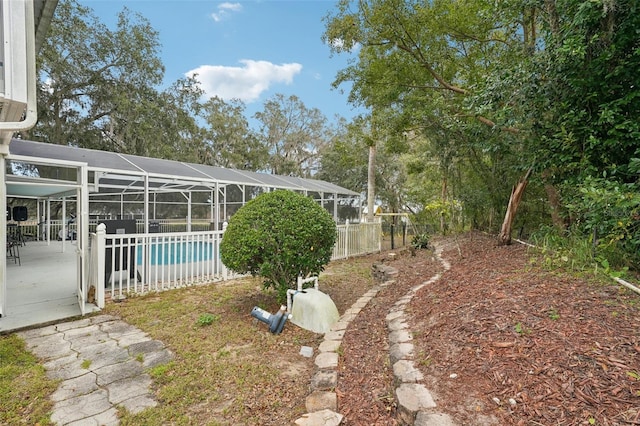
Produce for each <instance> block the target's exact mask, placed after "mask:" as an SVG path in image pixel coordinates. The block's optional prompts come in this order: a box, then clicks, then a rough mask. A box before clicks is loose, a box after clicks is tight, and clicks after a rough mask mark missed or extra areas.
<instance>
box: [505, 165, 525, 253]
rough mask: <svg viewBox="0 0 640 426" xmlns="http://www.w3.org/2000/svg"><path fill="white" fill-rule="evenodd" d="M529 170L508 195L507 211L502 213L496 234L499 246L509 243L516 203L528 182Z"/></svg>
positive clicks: (518, 202)
mask: <svg viewBox="0 0 640 426" xmlns="http://www.w3.org/2000/svg"><path fill="white" fill-rule="evenodd" d="M531 171H532V169H529V170H527V173H526V174H525V175H524V177H523V178H522V179H520V181H518V183H517V184H516V185H515V186H514V187H513V189H512V190H511V197H509V205H508V206H507V212H506V213H505V215H504V221H503V222H502V228H501V229H500V234H499V235H498V244H499V245H501V246H504V245H509V244H511V228H512V226H513V219H515V217H516V212H517V211H518V205H519V204H520V200H521V199H522V194H524V190H525V188H526V187H527V183H529V176H530V175H531Z"/></svg>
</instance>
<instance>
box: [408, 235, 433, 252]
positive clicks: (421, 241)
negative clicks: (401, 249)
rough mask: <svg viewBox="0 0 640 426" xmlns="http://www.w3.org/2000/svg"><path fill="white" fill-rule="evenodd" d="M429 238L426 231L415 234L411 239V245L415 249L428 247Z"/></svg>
mask: <svg viewBox="0 0 640 426" xmlns="http://www.w3.org/2000/svg"><path fill="white" fill-rule="evenodd" d="M429 240H430V236H429V234H426V233H422V234H416V235H414V236H413V238H412V239H411V247H413V248H415V249H426V248H429Z"/></svg>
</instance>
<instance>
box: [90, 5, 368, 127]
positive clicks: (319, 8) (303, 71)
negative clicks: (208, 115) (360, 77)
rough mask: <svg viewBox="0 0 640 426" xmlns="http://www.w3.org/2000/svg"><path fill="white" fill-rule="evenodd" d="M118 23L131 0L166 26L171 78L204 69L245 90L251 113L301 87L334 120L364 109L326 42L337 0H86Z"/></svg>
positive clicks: (163, 37)
mask: <svg viewBox="0 0 640 426" xmlns="http://www.w3.org/2000/svg"><path fill="white" fill-rule="evenodd" d="M79 1H80V3H81V4H82V5H84V6H88V7H90V8H91V9H93V11H94V13H95V14H96V15H97V16H98V17H99V18H100V19H101V21H102V22H104V23H105V24H107V25H108V26H109V27H110V28H113V25H114V23H115V19H116V15H117V13H118V12H120V11H121V10H122V8H123V7H125V6H126V7H127V8H129V9H130V10H131V11H134V12H138V13H140V14H141V15H142V16H144V17H145V18H146V19H148V20H149V22H150V23H151V26H152V27H153V28H154V29H155V30H156V31H158V32H159V35H160V43H161V44H162V47H161V57H162V60H163V62H164V65H165V67H166V72H165V84H166V85H168V84H170V83H172V82H174V81H176V80H177V79H178V78H181V77H183V76H185V75H186V74H189V73H194V72H195V73H198V76H199V77H198V78H199V80H200V81H201V83H202V88H203V89H204V90H205V91H206V92H207V94H208V95H210V96H213V95H217V96H219V97H221V98H223V99H227V100H228V99H231V98H239V99H241V100H242V101H243V102H244V103H245V104H246V105H247V109H246V114H247V116H248V117H247V118H250V116H252V115H253V114H254V113H255V112H256V111H259V110H261V109H262V107H263V104H264V102H265V101H266V100H267V99H269V98H271V97H272V96H273V95H275V94H276V93H282V94H284V95H285V96H289V95H296V96H298V97H299V98H300V99H301V100H302V102H303V103H304V104H305V105H306V106H307V107H308V108H318V109H319V110H320V111H322V113H323V114H324V115H325V116H326V117H327V118H328V119H329V120H332V119H333V118H334V116H335V115H336V114H338V115H340V116H343V117H345V118H347V119H350V118H352V117H354V116H355V115H357V114H358V113H362V112H363V111H362V110H355V109H354V108H353V107H352V106H351V105H348V104H347V92H348V89H349V87H348V86H341V88H340V89H342V91H343V92H344V93H341V91H340V90H335V89H332V88H331V83H332V82H333V80H334V79H335V76H336V73H337V72H338V71H339V70H340V69H343V68H345V67H346V65H347V60H348V58H347V57H346V56H344V55H340V56H336V55H334V56H333V57H331V55H330V52H329V48H328V47H327V46H326V45H324V44H323V43H322V40H321V36H322V33H323V32H324V29H325V26H324V23H323V21H322V18H323V17H324V16H326V15H327V13H328V12H329V11H331V10H334V8H335V2H334V1H331V0H288V1H285V0H257V1H229V2H215V1H207V0H155V1H154V0H79Z"/></svg>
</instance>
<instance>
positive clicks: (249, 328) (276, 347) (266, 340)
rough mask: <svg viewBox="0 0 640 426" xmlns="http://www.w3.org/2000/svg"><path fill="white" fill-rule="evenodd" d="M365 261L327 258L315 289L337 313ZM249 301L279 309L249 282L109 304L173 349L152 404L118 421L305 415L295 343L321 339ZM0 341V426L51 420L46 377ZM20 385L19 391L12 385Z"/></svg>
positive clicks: (10, 341) (367, 279)
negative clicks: (257, 310) (275, 322)
mask: <svg viewBox="0 0 640 426" xmlns="http://www.w3.org/2000/svg"><path fill="white" fill-rule="evenodd" d="M371 262H372V260H371V258H368V257H363V258H358V259H352V260H349V261H338V262H332V263H331V264H330V265H329V266H328V268H327V270H326V272H325V273H323V274H322V275H321V278H320V289H321V290H322V291H325V292H327V293H328V294H330V295H331V297H332V298H333V299H334V302H335V303H336V305H337V307H338V310H339V312H340V313H341V314H342V313H343V312H344V311H345V310H346V309H347V308H348V307H349V306H351V304H352V303H354V302H355V301H356V300H357V298H358V297H360V296H361V295H362V294H363V293H364V292H366V291H367V290H368V289H369V288H370V287H372V286H373V281H372V278H371V274H370V267H371ZM254 306H259V307H261V308H263V309H265V310H267V311H269V312H275V311H277V310H278V308H279V304H278V303H277V301H276V298H275V294H273V293H266V292H264V291H263V290H262V285H261V281H259V280H258V279H254V278H247V279H241V280H234V281H228V282H220V283H214V284H210V285H203V286H198V287H190V288H185V289H180V290H172V291H166V292H163V293H157V294H149V295H146V296H140V297H134V298H130V299H127V300H126V301H124V302H121V303H113V302H110V303H108V304H107V307H106V308H105V309H104V310H103V311H102V313H106V314H111V315H114V316H118V317H120V318H122V319H123V320H125V321H127V322H128V323H130V324H132V325H134V326H136V327H138V328H140V329H142V330H143V331H145V332H147V333H149V335H150V336H151V337H152V338H154V339H158V340H161V341H162V342H164V343H165V345H166V346H167V347H168V348H169V349H170V350H171V351H172V352H173V354H174V359H173V361H171V362H170V363H169V364H166V365H162V366H159V367H156V368H154V369H152V370H150V371H149V373H150V374H151V376H152V377H153V379H154V387H155V392H156V398H157V400H158V402H159V404H158V406H157V407H155V408H152V409H148V410H145V411H143V412H142V413H140V414H138V415H135V416H133V415H130V414H129V413H126V412H125V411H124V410H122V411H121V416H122V418H121V424H123V425H140V424H149V425H156V424H174V425H256V424H260V425H283V424H291V423H292V422H293V421H294V420H295V419H297V418H298V417H300V416H301V415H302V414H304V413H305V412H306V409H305V405H304V402H305V398H306V396H307V395H308V393H309V384H310V380H311V376H312V375H313V373H314V372H315V366H314V358H305V357H303V356H302V355H300V348H301V346H311V347H313V348H314V349H317V347H318V345H319V344H320V343H321V341H322V335H319V334H315V333H312V332H309V331H306V330H303V329H301V328H299V327H297V326H295V325H293V324H291V323H287V324H286V325H285V327H284V330H283V332H282V333H281V334H279V335H274V334H271V333H270V332H269V331H268V326H267V325H266V324H264V323H262V322H258V321H257V320H255V319H254V318H253V317H251V315H250V312H251V309H252V308H253V307H254ZM0 345H2V346H1V347H0V354H2V358H1V359H0V368H1V369H2V370H0V371H1V372H2V374H1V375H0V383H1V386H2V389H0V390H1V391H3V393H2V394H3V400H2V401H3V402H2V410H0V411H1V412H2V416H13V417H0V423H2V424H5V423H8V424H16V423H17V424H20V423H22V424H37V423H40V424H47V422H48V416H49V410H50V409H51V404H50V403H49V402H48V396H49V395H50V394H51V393H52V392H53V391H54V390H55V389H56V386H57V384H56V383H54V382H51V381H49V380H47V379H46V376H45V374H44V371H43V369H42V367H41V366H40V365H39V364H38V363H37V360H35V359H34V358H33V357H32V356H31V355H30V354H29V353H28V352H26V351H25V349H24V345H23V344H22V341H21V340H20V339H19V338H17V337H15V335H9V336H4V337H2V338H1V339H0ZM5 353H6V355H5ZM316 353H317V352H316ZM11 360H13V361H11ZM17 360H24V361H17ZM16 381H21V382H24V388H22V387H21V388H20V389H21V390H18V389H13V390H12V387H14V384H15V383H16ZM7 395H8V398H5V396H7ZM5 412H6V413H5ZM24 419H27V420H26V423H25V420H24ZM12 420H15V421H12Z"/></svg>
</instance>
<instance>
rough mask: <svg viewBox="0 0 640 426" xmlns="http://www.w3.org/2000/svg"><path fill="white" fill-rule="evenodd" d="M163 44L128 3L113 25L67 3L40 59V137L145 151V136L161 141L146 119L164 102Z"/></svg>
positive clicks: (67, 0)
mask: <svg viewBox="0 0 640 426" xmlns="http://www.w3.org/2000/svg"><path fill="white" fill-rule="evenodd" d="M159 47H160V44H159V41H158V33H157V32H156V31H155V30H154V29H153V28H152V27H151V25H150V24H149V22H148V21H147V20H146V19H144V18H143V17H141V16H140V15H137V14H133V13H131V12H130V11H129V10H128V9H126V8H125V9H123V11H122V12H120V13H119V14H118V22H117V28H116V29H115V30H110V29H109V28H107V27H106V26H105V25H104V24H103V23H102V22H100V21H99V20H98V19H97V18H96V17H95V15H94V14H93V12H92V11H91V9H89V8H86V7H83V6H81V5H79V4H78V3H77V2H76V1H75V0H63V1H61V2H60V3H59V5H58V7H57V9H56V14H55V16H54V19H53V21H52V24H51V30H50V34H49V37H48V38H47V40H46V46H45V47H44V48H43V49H42V52H43V55H42V56H41V57H40V58H39V69H40V73H39V76H40V82H41V84H40V87H41V90H40V92H39V102H38V105H39V107H40V109H39V117H40V119H39V122H38V124H37V126H36V128H35V129H34V131H33V134H34V135H35V136H36V137H37V138H39V139H42V140H45V141H48V142H52V143H57V144H63V145H73V146H82V147H91V148H94V147H98V148H104V147H105V145H111V148H112V149H113V150H118V151H121V152H131V153H143V152H144V149H141V148H140V147H139V141H140V140H142V139H144V140H146V142H148V143H151V141H152V140H153V138H152V135H148V134H147V135H143V133H145V132H146V133H148V129H147V128H144V126H139V124H140V123H141V121H143V119H142V117H141V116H144V114H145V113H147V112H148V109H147V108H148V107H149V106H150V105H151V104H154V103H156V101H157V97H158V93H157V91H156V90H155V86H156V85H158V84H160V83H161V81H162V77H163V74H164V67H163V65H162V62H161V60H160V58H159ZM147 118H148V117H147ZM134 134H135V135H136V136H135V137H134V139H135V141H132V142H131V144H130V145H129V141H130V140H131V136H132V135H134ZM125 135H126V137H125Z"/></svg>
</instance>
